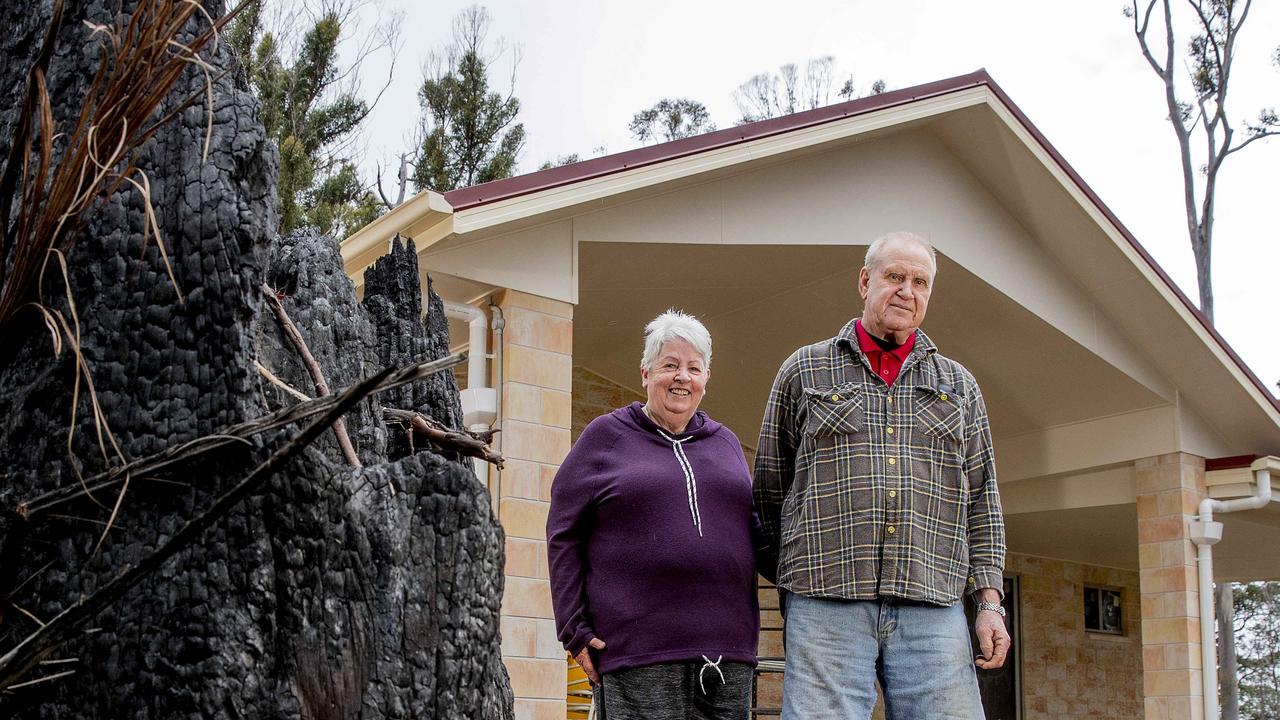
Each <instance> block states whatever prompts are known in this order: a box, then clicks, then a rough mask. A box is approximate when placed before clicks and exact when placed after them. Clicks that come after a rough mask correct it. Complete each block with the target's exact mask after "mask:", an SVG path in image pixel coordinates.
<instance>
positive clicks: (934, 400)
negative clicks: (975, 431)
mask: <svg viewBox="0 0 1280 720" xmlns="http://www.w3.org/2000/svg"><path fill="white" fill-rule="evenodd" d="M915 401H916V411H915V416H916V426H917V427H918V428H920V429H921V430H923V431H925V432H926V433H929V434H930V435H938V436H945V437H950V438H952V439H954V440H956V441H957V442H958V441H960V440H962V439H963V430H964V410H963V409H962V408H961V401H962V398H961V397H960V396H959V395H957V394H956V393H955V391H954V390H952V389H951V388H950V387H947V386H944V385H939V386H938V387H933V386H929V385H919V386H917V387H916V397H915Z"/></svg>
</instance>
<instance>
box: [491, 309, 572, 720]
mask: <svg viewBox="0 0 1280 720" xmlns="http://www.w3.org/2000/svg"><path fill="white" fill-rule="evenodd" d="M498 305H499V306H500V307H501V308H502V312H503V316H504V317H505V318H506V332H505V336H504V338H503V342H504V345H503V387H502V393H503V395H502V405H503V423H502V425H503V427H502V434H501V442H502V446H501V447H502V454H503V457H504V458H505V459H506V468H505V469H504V470H503V471H502V472H501V474H500V477H499V483H498V485H499V501H498V503H499V504H498V515H499V517H500V518H501V520H502V526H503V528H504V530H505V531H506V536H507V541H506V551H507V567H506V589H505V592H504V594H503V599H502V656H503V662H504V663H505V664H506V667H507V672H508V673H509V674H510V676H511V689H512V690H513V691H514V693H515V697H516V701H515V716H516V720H564V717H565V660H564V649H563V648H562V647H561V645H560V643H559V641H558V640H557V639H556V632H555V621H554V619H553V617H554V615H553V613H552V609H551V586H550V583H549V581H548V579H547V578H548V573H547V542H546V524H547V509H548V507H549V504H550V500H551V480H552V478H554V477H555V472H556V469H557V468H558V467H559V464H560V462H561V460H563V459H564V456H565V454H566V453H568V452H569V424H570V404H571V401H570V395H569V390H570V387H571V385H572V377H571V374H572V359H573V306H572V305H569V304H567V303H562V302H557V301H554V300H547V299H545V298H540V297H536V296H533V295H527V294H525V293H520V292H516V291H507V292H506V293H504V294H503V295H502V296H501V297H500V298H499V301H498Z"/></svg>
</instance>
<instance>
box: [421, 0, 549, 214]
mask: <svg viewBox="0 0 1280 720" xmlns="http://www.w3.org/2000/svg"><path fill="white" fill-rule="evenodd" d="M490 22H491V18H490V16H489V13H488V11H487V10H485V9H484V8H482V7H479V6H475V5H473V6H471V7H469V8H467V9H466V10H464V11H463V12H462V13H461V14H460V15H458V17H457V18H455V19H454V22H453V43H452V44H451V45H450V46H449V47H448V48H446V49H445V52H444V55H443V56H441V55H434V56H433V57H432V58H431V62H432V63H433V64H434V71H433V72H432V73H431V75H429V76H428V77H427V78H426V79H425V80H423V83H422V87H421V88H420V89H419V90H418V99H419V102H420V104H421V106H422V112H423V118H422V124H423V127H422V131H423V132H422V134H423V141H422V146H421V152H420V154H419V157H418V161H417V167H416V168H415V170H414V174H413V182H414V185H415V186H416V187H418V188H419V189H421V188H430V189H432V190H437V191H441V192H444V191H447V190H453V189H455V188H459V187H466V186H469V185H476V184H478V183H483V182H489V181H491V180H500V179H502V178H505V177H510V176H511V175H512V174H514V173H515V169H516V160H517V156H518V155H519V154H520V150H521V148H523V147H524V141H525V130H524V125H523V124H521V123H518V122H516V117H517V116H518V115H519V114H520V100H519V99H517V98H516V97H515V96H514V95H507V96H506V97H503V96H502V94H501V93H498V92H496V91H494V90H492V89H491V88H490V85H489V71H490V70H491V69H492V65H493V62H494V60H495V59H496V57H497V56H498V55H500V54H501V49H500V48H499V50H498V51H495V52H492V53H491V52H490V50H489V49H488V47H487V44H486V36H487V34H488V29H489V24H490ZM512 80H513V85H514V73H513V78H512Z"/></svg>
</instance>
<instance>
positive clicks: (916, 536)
mask: <svg viewBox="0 0 1280 720" xmlns="http://www.w3.org/2000/svg"><path fill="white" fill-rule="evenodd" d="M916 333H917V335H916V343H915V347H914V348H913V349H912V351H911V354H910V355H908V356H907V359H906V362H904V363H903V366H902V372H901V374H900V375H899V376H898V379H897V380H896V381H895V382H894V384H893V385H892V386H886V385H885V384H884V382H883V381H881V380H880V379H879V378H877V377H876V375H875V372H874V370H873V369H872V368H871V365H870V363H869V362H868V361H867V358H866V356H865V355H864V354H863V353H862V350H861V349H859V347H858V339H857V335H856V333H855V330H854V324H853V321H850V322H849V323H848V324H847V325H845V326H844V327H843V328H841V330H840V334H839V335H837V336H836V337H834V338H831V339H830V340H825V341H823V342H820V343H816V344H813V345H809V346H807V347H802V348H800V349H799V350H797V351H796V352H795V353H793V354H792V355H791V357H789V358H787V360H786V362H784V363H783V364H782V368H781V369H779V370H778V376H777V378H776V379H775V380H774V383H773V389H772V390H771V391H770V393H769V402H768V405H767V406H766V408H765V414H764V422H763V424H762V426H761V428H760V443H759V446H758V447H757V450H756V463H755V481H754V482H755V488H754V492H755V502H756V507H757V510H758V512H759V514H760V520H761V522H762V524H763V526H764V533H765V539H766V542H767V545H768V548H767V550H766V551H765V553H764V556H763V558H762V562H761V568H760V570H761V574H763V575H764V576H765V577H766V578H768V579H770V580H772V581H774V582H776V583H777V584H778V586H779V587H781V588H785V589H787V590H789V591H791V592H795V593H800V594H802V595H808V596H814V597H829V598H845V599H856V600H872V599H876V598H878V597H884V596H891V597H900V598H905V599H908V600H914V601H921V602H928V603H934V604H939V605H950V604H954V603H955V602H957V601H958V600H959V599H960V598H961V596H962V595H963V594H965V593H966V592H974V591H976V590H979V589H982V588H995V589H997V590H999V589H1000V588H1001V587H1002V586H1003V582H1002V574H1003V570H1004V552H1005V545H1004V518H1003V516H1002V514H1001V511H1000V495H999V492H998V491H997V489H996V469H995V453H994V449H993V448H992V444H991V429H990V426H989V424H988V422H987V410H986V406H985V404H984V403H983V401H982V393H981V392H980V391H979V390H978V383H977V381H976V380H974V378H973V375H971V374H970V373H969V371H968V370H966V369H965V368H964V367H963V366H962V365H960V364H959V363H957V362H955V361H954V360H950V359H948V358H945V357H943V356H942V355H940V354H938V350H937V347H936V346H935V345H934V344H933V342H932V341H930V340H929V338H928V336H926V335H925V334H924V333H923V332H921V331H919V330H917V331H916Z"/></svg>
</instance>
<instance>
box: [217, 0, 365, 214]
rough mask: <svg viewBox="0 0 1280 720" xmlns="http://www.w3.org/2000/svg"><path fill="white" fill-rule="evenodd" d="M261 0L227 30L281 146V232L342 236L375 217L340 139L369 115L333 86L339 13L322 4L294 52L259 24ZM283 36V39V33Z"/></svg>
mask: <svg viewBox="0 0 1280 720" xmlns="http://www.w3.org/2000/svg"><path fill="white" fill-rule="evenodd" d="M262 5H263V3H254V4H251V5H250V6H248V7H247V8H245V10H244V12H242V13H241V15H240V16H239V17H238V18H237V19H236V20H235V22H233V23H232V24H231V26H230V27H229V28H228V30H227V33H226V38H227V42H228V44H229V45H230V46H231V48H232V49H233V51H234V52H235V53H236V55H237V57H238V58H239V59H240V64H241V66H242V67H243V68H244V72H245V75H246V77H247V78H248V81H249V85H250V87H252V89H253V91H254V93H255V94H256V95H257V97H258V100H259V101H260V102H261V108H260V110H259V118H260V119H261V121H262V124H263V126H264V127H265V128H266V131H267V135H268V136H269V137H271V138H272V139H273V140H274V141H275V142H276V146H277V148H279V151H280V174H279V184H278V187H277V194H278V197H279V210H280V227H279V231H280V232H281V233H287V232H289V231H291V230H294V229H296V228H299V227H304V226H309V227H314V228H316V229H318V230H319V231H321V232H325V233H331V234H333V235H335V236H338V237H343V236H346V235H348V234H350V233H351V232H354V231H355V230H356V229H358V228H359V227H361V226H362V225H364V224H365V223H367V222H368V221H369V220H372V219H373V218H374V217H377V215H378V212H379V211H378V209H377V207H378V205H377V203H376V202H375V201H374V196H373V195H372V193H370V192H369V191H368V190H366V189H365V188H364V186H363V184H362V183H361V182H360V181H359V177H358V175H357V173H356V171H355V168H354V166H353V164H352V162H351V160H350V158H347V157H343V151H344V150H346V149H347V148H346V145H347V144H348V143H349V141H350V140H351V139H352V136H353V135H354V133H355V131H356V130H357V129H358V128H359V126H360V123H361V122H363V121H364V119H365V117H367V116H368V114H369V105H368V104H367V103H365V102H364V101H363V100H361V99H360V98H358V97H356V95H355V92H354V90H353V89H352V88H350V87H346V88H342V87H339V84H340V83H339V78H340V77H342V76H344V75H346V74H348V72H349V70H350V69H344V68H342V67H340V66H339V64H338V48H339V44H340V43H341V41H342V25H343V17H344V16H343V15H342V14H341V13H340V12H339V11H338V10H337V9H334V8H332V7H330V8H328V9H327V10H326V11H325V12H324V13H323V14H322V15H321V16H320V17H319V18H318V19H316V20H315V22H314V24H312V25H311V27H310V28H308V29H307V30H306V32H305V33H303V35H302V36H301V38H300V41H299V42H298V43H297V50H296V51H295V52H293V53H287V52H286V51H285V49H284V48H283V47H282V40H288V37H287V36H288V35H289V34H290V29H289V28H286V29H284V30H282V31H280V32H278V33H277V32H272V31H270V30H268V29H266V28H265V27H264V23H263V18H262V12H263V8H262ZM282 35H283V36H284V37H282Z"/></svg>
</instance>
